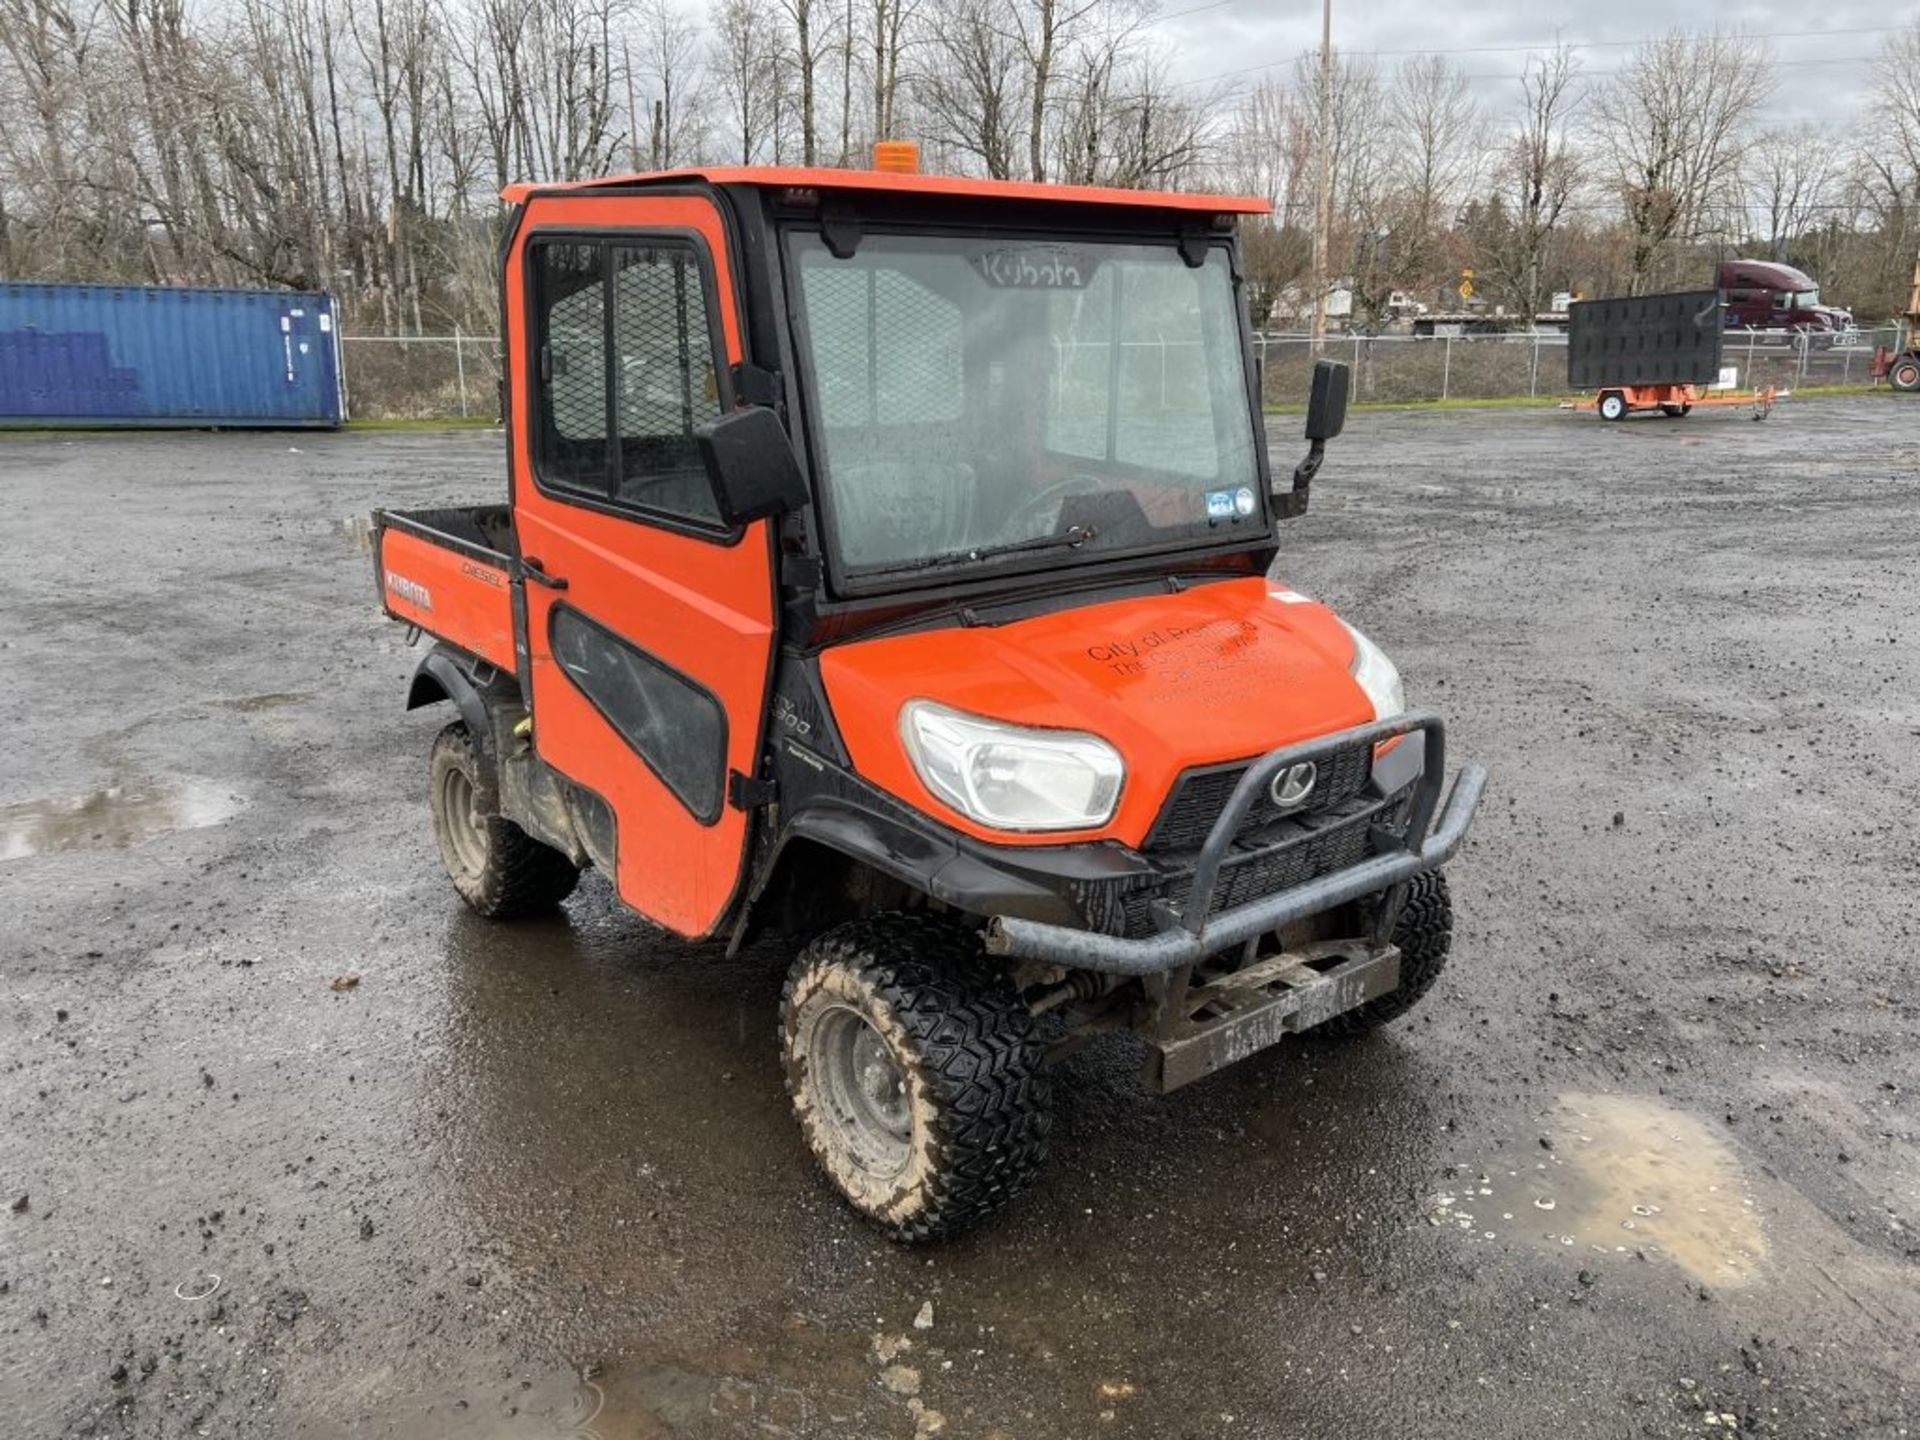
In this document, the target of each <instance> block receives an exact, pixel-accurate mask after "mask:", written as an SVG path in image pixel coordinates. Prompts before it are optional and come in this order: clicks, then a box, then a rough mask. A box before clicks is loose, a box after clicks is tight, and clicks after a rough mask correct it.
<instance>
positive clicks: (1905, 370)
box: [1887, 355, 1920, 394]
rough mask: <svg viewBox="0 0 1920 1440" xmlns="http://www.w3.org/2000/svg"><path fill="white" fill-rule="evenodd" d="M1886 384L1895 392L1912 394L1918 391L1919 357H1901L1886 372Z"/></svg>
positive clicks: (1919, 386)
mask: <svg viewBox="0 0 1920 1440" xmlns="http://www.w3.org/2000/svg"><path fill="white" fill-rule="evenodd" d="M1887 383H1888V384H1890V385H1892V386H1893V388H1894V389H1896V390H1904V391H1906V392H1907V393H1908V394H1912V393H1913V392H1914V391H1916V390H1920V356H1913V355H1903V356H1901V357H1900V359H1898V360H1896V361H1894V362H1893V368H1892V369H1891V370H1889V371H1887Z"/></svg>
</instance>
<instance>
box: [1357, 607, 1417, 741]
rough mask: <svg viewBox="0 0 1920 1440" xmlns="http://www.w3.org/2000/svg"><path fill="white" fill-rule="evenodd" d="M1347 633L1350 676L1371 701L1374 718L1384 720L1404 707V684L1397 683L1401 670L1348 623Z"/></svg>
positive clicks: (1405, 693) (1405, 700)
mask: <svg viewBox="0 0 1920 1440" xmlns="http://www.w3.org/2000/svg"><path fill="white" fill-rule="evenodd" d="M1340 623H1341V624H1342V625H1346V627H1347V634H1349V635H1351V636H1352V637H1353V667H1352V668H1353V678H1354V680H1355V681H1356V682H1358V684H1359V686H1360V688H1361V689H1362V690H1364V691H1366V692H1367V699H1369V700H1371V701H1372V702H1373V717H1374V719H1376V720H1386V719H1390V718H1391V717H1393V716H1395V715H1398V714H1399V713H1400V712H1401V711H1402V710H1405V709H1406V708H1407V692H1406V687H1404V686H1403V685H1401V683H1400V671H1399V670H1398V669H1397V668H1396V667H1395V666H1394V663H1393V662H1392V661H1391V660H1389V659H1388V658H1387V655H1386V652H1385V651H1384V650H1382V649H1381V648H1380V647H1379V646H1378V645H1376V644H1374V643H1373V642H1372V641H1371V640H1369V639H1368V638H1367V637H1366V636H1364V635H1362V634H1361V633H1360V632H1359V631H1358V630H1356V629H1354V628H1353V627H1352V626H1351V625H1347V622H1346V621H1344V620H1342V621H1341V622H1340Z"/></svg>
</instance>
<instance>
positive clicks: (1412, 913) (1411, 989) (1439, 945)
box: [1307, 870, 1453, 1038]
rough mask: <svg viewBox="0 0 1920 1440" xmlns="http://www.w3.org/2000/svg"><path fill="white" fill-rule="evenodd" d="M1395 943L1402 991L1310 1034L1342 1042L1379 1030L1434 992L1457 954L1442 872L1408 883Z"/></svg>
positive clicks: (1336, 1018) (1450, 902) (1395, 928)
mask: <svg viewBox="0 0 1920 1440" xmlns="http://www.w3.org/2000/svg"><path fill="white" fill-rule="evenodd" d="M1393 943H1394V944H1395V945H1398V946H1399V947H1400V985H1399V988H1398V989H1396V990H1393V991H1391V992H1389V993H1388V994H1385V995H1382V996H1380V997H1379V998H1378V999H1374V1000H1369V1001H1367V1003H1366V1004H1364V1005H1360V1006H1356V1007H1355V1008H1354V1009H1352V1010H1349V1011H1347V1012H1346V1013H1345V1014H1344V1015H1336V1016H1334V1017H1333V1019H1331V1020H1328V1021H1326V1022H1325V1023H1324V1024H1320V1025H1316V1026H1314V1027H1313V1029H1312V1030H1310V1031H1308V1032H1307V1033H1308V1034H1310V1035H1325V1036H1329V1037H1334V1038H1338V1037H1341V1036H1347V1035H1361V1034H1365V1033H1366V1032H1367V1031H1369V1030H1377V1029H1379V1028H1380V1027H1381V1026H1382V1025H1385V1024H1387V1023H1388V1022H1389V1021H1393V1020H1398V1019H1399V1018H1400V1017H1401V1016H1402V1015H1404V1014H1406V1013H1407V1012H1408V1011H1409V1010H1411V1009H1413V1007H1414V1006H1416V1005H1418V1004H1419V1003H1420V1001H1421V999H1422V997H1424V996H1425V995H1426V993H1427V991H1429V990H1431V989H1432V988H1433V983H1434V981H1436V980H1438V979H1439V978H1440V972H1441V971H1442V970H1444V969H1446V968H1447V956H1448V955H1449V954H1450V953H1451V952H1452V950H1453V895H1452V892H1450V891H1449V890H1448V889H1447V877H1446V876H1445V875H1442V874H1441V873H1440V872H1439V871H1438V870H1429V871H1427V872H1426V873H1425V874H1421V875H1416V876H1414V877H1413V879H1412V881H1411V882H1410V883H1409V884H1408V886H1407V901H1406V904H1404V905H1403V906H1401V907H1400V918H1399V919H1398V920H1397V921H1395V922H1394V926H1393Z"/></svg>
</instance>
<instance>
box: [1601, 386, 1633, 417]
mask: <svg viewBox="0 0 1920 1440" xmlns="http://www.w3.org/2000/svg"><path fill="white" fill-rule="evenodd" d="M1600 418H1601V419H1602V420H1624V419H1626V418H1627V397H1626V396H1624V395H1622V394H1621V393H1620V392H1619V391H1618V390H1609V391H1607V393H1606V394H1604V395H1602V396H1601V397H1600Z"/></svg>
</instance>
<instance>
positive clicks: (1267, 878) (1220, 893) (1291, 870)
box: [1120, 803, 1380, 935]
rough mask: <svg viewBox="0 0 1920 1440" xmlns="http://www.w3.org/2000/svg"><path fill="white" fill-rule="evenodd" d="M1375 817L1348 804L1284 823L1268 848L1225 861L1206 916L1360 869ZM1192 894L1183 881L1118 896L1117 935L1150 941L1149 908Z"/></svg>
mask: <svg viewBox="0 0 1920 1440" xmlns="http://www.w3.org/2000/svg"><path fill="white" fill-rule="evenodd" d="M1379 813H1380V807H1379V806H1378V805H1371V804H1365V803H1359V804H1353V803H1350V804H1348V805H1346V806H1344V807H1342V809H1341V810H1340V811H1339V812H1337V813H1331V814H1329V813H1322V814H1320V815H1317V816H1315V817H1313V818H1311V819H1308V820H1294V821H1287V822H1283V823H1284V824H1285V826H1286V830H1285V831H1281V832H1280V833H1278V834H1277V835H1276V837H1275V840H1274V842H1273V843H1271V844H1268V845H1263V846H1262V847H1260V848H1259V849H1257V850H1247V851H1243V852H1241V853H1239V854H1229V855H1228V857H1227V858H1226V860H1225V861H1224V862H1223V863H1222V864H1221V866H1220V880H1219V883H1218V884H1217V885H1215V886H1214V890H1213V903H1212V905H1211V906H1209V907H1208V910H1207V913H1208V914H1209V915H1213V914H1217V913H1218V912H1219V911H1221V910H1225V909H1227V908H1229V907H1231V906H1234V905H1244V904H1246V903H1247V902H1248V901H1249V900H1257V899H1259V898H1260V897H1261V896H1263V895H1271V894H1273V893H1274V892H1275V891H1277V890H1284V889H1287V888H1288V887H1289V886H1293V885H1299V884H1302V883H1303V882H1305V881H1308V880H1312V879H1316V878H1317V877H1319V876H1321V875H1325V874H1327V873H1328V872H1329V871H1333V870H1340V869H1344V868H1345V867H1347V866H1349V865H1357V864H1359V863H1360V861H1362V860H1364V859H1366V857H1367V854H1368V851H1369V840H1368V833H1369V830H1370V829H1371V827H1372V825H1373V822H1374V820H1375V819H1376V818H1378V816H1379ZM1288 831H1291V832H1292V833H1290V834H1289V833H1287V832H1288ZM1192 889H1193V882H1192V879H1191V878H1190V877H1188V876H1182V877H1181V878H1180V879H1178V880H1176V881H1174V882H1173V883H1172V884H1170V885H1168V886H1167V888H1166V889H1165V890H1164V891H1159V890H1153V889H1147V890H1138V891H1135V892H1134V893H1132V894H1130V895H1126V896H1123V897H1122V898H1121V901H1120V916H1121V925H1122V927H1123V929H1122V933H1124V934H1127V935H1151V934H1152V933H1153V932H1154V929H1155V926H1154V923H1153V915H1152V912H1151V908H1150V907H1151V906H1152V904H1153V902H1154V901H1155V900H1156V899H1158V898H1159V897H1160V896H1161V895H1162V894H1164V895H1165V896H1166V897H1167V899H1168V900H1169V901H1171V902H1172V903H1173V904H1174V905H1175V906H1179V905H1183V904H1185V903H1186V898H1187V896H1188V894H1189V893H1191V891H1192Z"/></svg>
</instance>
